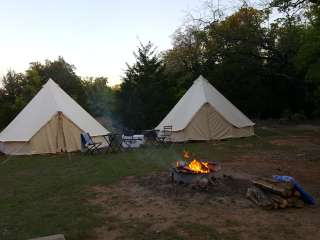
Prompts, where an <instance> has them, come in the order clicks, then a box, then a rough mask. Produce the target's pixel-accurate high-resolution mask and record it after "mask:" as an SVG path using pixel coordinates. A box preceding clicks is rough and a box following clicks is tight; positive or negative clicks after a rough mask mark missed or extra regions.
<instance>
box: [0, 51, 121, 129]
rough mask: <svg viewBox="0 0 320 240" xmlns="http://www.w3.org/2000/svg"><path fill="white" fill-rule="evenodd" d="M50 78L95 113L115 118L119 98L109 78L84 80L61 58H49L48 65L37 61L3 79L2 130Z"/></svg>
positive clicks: (0, 123)
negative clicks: (110, 84) (117, 98)
mask: <svg viewBox="0 0 320 240" xmlns="http://www.w3.org/2000/svg"><path fill="white" fill-rule="evenodd" d="M49 78H52V79H53V80H54V81H55V82H56V83H57V84H58V85H59V86H60V87H61V88H62V89H64V90H65V91H66V92H67V93H68V94H69V95H70V96H71V97H72V98H73V99H74V100H76V101H77V102H78V103H79V104H80V105H81V106H82V107H84V108H85V109H87V110H88V111H89V112H90V113H91V114H92V115H93V116H96V117H101V116H108V117H111V115H112V113H113V111H114V105H115V103H114V101H115V97H114V91H113V90H112V89H111V88H110V87H108V86H107V82H108V81H107V78H104V77H99V78H88V79H86V80H81V78H80V77H79V76H78V75H77V74H76V73H75V67H74V66H73V65H71V64H69V63H67V62H66V61H65V60H64V59H63V58H62V57H59V58H58V59H57V60H54V61H49V60H46V61H45V63H44V64H42V63H39V62H33V63H31V64H30V67H29V69H28V70H27V71H26V72H25V73H24V74H23V73H15V72H14V71H9V72H8V73H7V74H6V75H5V76H4V77H3V78H2V88H1V89H0V104H1V108H0V129H3V128H4V127H5V126H6V125H7V124H8V123H9V122H10V121H12V119H13V118H14V117H15V116H16V115H17V114H18V113H19V112H20V111H21V110H22V109H23V108H24V107H25V105H26V104H27V103H28V102H29V101H30V100H31V99H32V98H33V97H34V96H35V95H36V94H37V92H38V91H39V90H40V89H41V87H42V85H43V84H45V83H46V82H47V81H48V79H49Z"/></svg>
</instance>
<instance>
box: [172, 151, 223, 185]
mask: <svg viewBox="0 0 320 240" xmlns="http://www.w3.org/2000/svg"><path fill="white" fill-rule="evenodd" d="M183 158H184V160H183V161H177V162H176V167H175V168H173V169H172V175H171V176H172V181H173V182H176V183H183V184H193V183H201V185H207V184H209V183H212V181H213V180H214V173H215V172H217V171H218V170H219V169H220V166H219V165H218V164H217V163H215V162H203V161H200V160H198V159H197V158H195V157H193V156H192V154H191V153H190V152H189V151H184V153H183Z"/></svg>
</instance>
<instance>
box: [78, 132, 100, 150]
mask: <svg viewBox="0 0 320 240" xmlns="http://www.w3.org/2000/svg"><path fill="white" fill-rule="evenodd" d="M80 137H81V145H82V146H81V147H82V149H84V150H85V152H87V153H88V152H89V153H90V154H94V153H95V152H98V151H100V150H101V148H100V147H101V145H102V143H101V142H94V141H93V140H92V137H91V136H90V134H89V133H81V134H80Z"/></svg>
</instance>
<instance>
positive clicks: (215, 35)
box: [163, 1, 320, 118]
mask: <svg viewBox="0 0 320 240" xmlns="http://www.w3.org/2000/svg"><path fill="white" fill-rule="evenodd" d="M280 2H281V3H280ZM285 2H291V1H277V3H276V1H274V3H273V4H274V6H276V5H277V6H278V7H279V9H280V5H281V4H282V5H281V6H285ZM283 4H284V5H283ZM294 5H295V4H291V5H290V8H293V6H294ZM280 10H284V8H283V9H282V8H281V9H280ZM319 12H320V10H319V7H318V5H317V4H316V3H314V4H313V5H311V7H310V5H308V8H306V11H305V13H306V16H307V17H308V19H309V24H306V22H302V20H301V19H303V18H302V17H301V16H298V15H294V14H293V15H290V14H286V15H285V16H284V17H283V18H279V19H277V20H276V21H274V22H273V23H272V24H271V25H270V27H267V19H268V17H269V14H270V10H269V9H265V10H257V9H254V8H251V7H247V6H243V7H242V8H240V9H239V10H238V11H237V12H235V13H234V14H232V15H230V16H228V17H226V18H225V19H223V20H219V21H214V22H211V23H207V24H206V25H205V26H203V25H202V26H203V27H202V28H199V27H197V26H193V25H192V26H188V27H187V28H185V29H184V30H179V31H178V32H176V34H175V37H174V44H173V48H172V49H170V50H168V51H166V52H165V53H164V55H163V57H164V62H165V63H166V74H167V75H168V77H169V79H170V81H172V82H174V83H175V86H176V88H177V89H179V91H176V93H175V94H176V95H175V98H176V99H177V98H178V97H181V96H182V94H183V93H184V92H185V91H186V89H188V87H190V85H191V84H192V81H193V80H194V79H195V78H196V77H197V76H198V75H199V74H203V75H204V76H205V77H207V78H208V80H209V81H210V82H211V83H212V84H213V85H214V86H215V87H216V88H217V89H218V90H220V91H221V92H222V93H223V94H224V95H225V96H226V97H227V98H228V99H230V100H231V102H233V103H234V104H235V105H236V106H237V107H239V108H240V109H241V110H242V111H243V112H245V113H246V114H247V115H249V116H251V117H256V118H270V117H272V118H278V117H280V116H281V115H282V113H283V111H284V110H285V109H287V110H289V111H291V112H305V113H306V115H307V116H309V117H310V116H311V115H312V113H313V112H318V111H316V110H317V109H320V107H319V100H318V99H319V92H320V91H319V89H320V88H319V85H318V82H319V75H320V74H319V71H320V68H319V65H318V64H319V57H318V56H319V53H320V52H319V50H320V48H319V42H320V39H319V38H320V34H319V33H320V31H319V29H320V28H319V26H320V24H319V21H318V19H319V18H318V16H320V15H319ZM307 14H308V15H307Z"/></svg>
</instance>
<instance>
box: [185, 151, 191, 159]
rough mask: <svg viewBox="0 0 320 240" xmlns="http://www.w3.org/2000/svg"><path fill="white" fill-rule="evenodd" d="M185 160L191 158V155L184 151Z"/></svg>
mask: <svg viewBox="0 0 320 240" xmlns="http://www.w3.org/2000/svg"><path fill="white" fill-rule="evenodd" d="M183 158H184V159H188V158H190V153H189V152H188V151H183Z"/></svg>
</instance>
